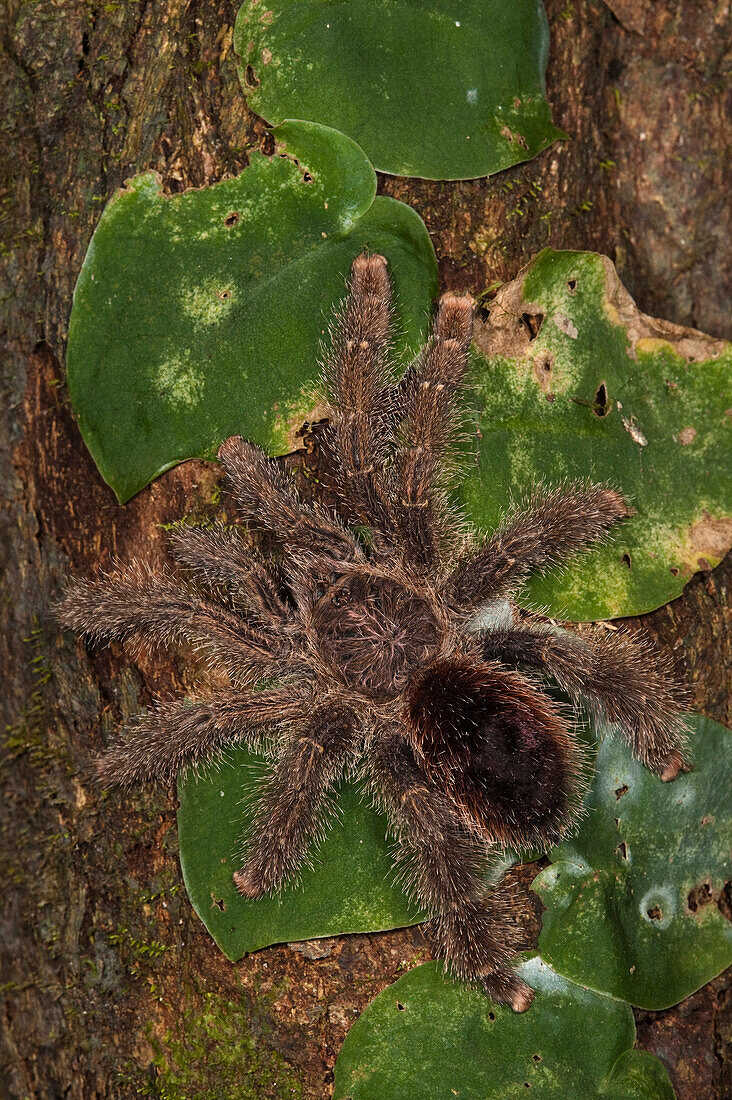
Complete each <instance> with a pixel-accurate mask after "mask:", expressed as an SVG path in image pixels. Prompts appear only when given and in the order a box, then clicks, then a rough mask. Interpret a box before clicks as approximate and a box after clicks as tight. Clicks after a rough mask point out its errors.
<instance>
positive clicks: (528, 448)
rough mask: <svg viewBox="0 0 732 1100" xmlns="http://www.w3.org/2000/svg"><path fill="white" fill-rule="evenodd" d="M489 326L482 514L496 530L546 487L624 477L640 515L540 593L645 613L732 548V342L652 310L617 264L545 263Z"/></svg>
mask: <svg viewBox="0 0 732 1100" xmlns="http://www.w3.org/2000/svg"><path fill="white" fill-rule="evenodd" d="M487 308H488V309H489V311H490V315H489V316H488V318H487V320H486V321H484V322H481V321H480V320H479V321H478V322H477V326H476V344H477V345H478V347H479V348H480V350H481V352H482V353H483V357H481V358H479V359H478V361H477V362H476V365H475V370H474V378H473V381H474V384H475V390H474V392H475V399H476V413H475V416H476V424H475V440H474V443H473V445H472V446H471V449H470V458H471V467H472V471H473V472H472V473H471V474H470V476H469V478H468V480H467V482H466V483H465V484H464V486H463V489H462V494H463V501H464V503H465V504H466V506H467V510H468V513H469V515H470V516H471V518H472V519H473V520H474V521H475V522H476V523H477V524H478V525H479V526H481V527H483V528H485V529H492V528H493V527H495V525H496V524H497V523H498V521H499V520H500V518H501V516H502V514H503V513H504V511H505V509H506V507H507V506H508V504H509V503H510V501H511V500H512V499H516V498H519V499H520V498H521V497H523V496H526V495H527V494H528V493H529V492H530V490H531V488H532V486H533V485H534V484H535V483H536V482H537V481H539V480H543V481H544V482H545V483H547V484H548V485H552V486H554V485H558V484H560V483H561V482H562V481H563V480H564V479H577V478H590V479H593V480H596V481H609V482H611V483H612V484H613V485H615V486H617V487H618V488H619V489H621V490H622V491H623V492H624V493H625V494H626V496H627V497H628V498H629V499H630V502H631V504H632V506H633V507H634V509H635V510H636V514H635V515H633V516H632V518H631V519H629V520H628V521H627V522H626V523H624V524H623V525H622V527H621V528H619V529H618V531H617V534H616V535H615V537H614V539H613V540H612V542H610V543H609V544H608V545H606V546H604V547H601V548H599V549H598V550H596V551H593V552H592V553H590V554H588V555H587V556H586V557H585V558H583V559H581V560H579V561H577V562H575V563H573V564H572V566H571V569H570V570H568V571H567V572H565V573H562V574H559V575H557V574H553V575H552V576H550V577H547V578H545V579H540V580H536V581H535V582H534V583H532V584H531V585H530V588H529V594H530V596H531V598H532V600H533V601H534V602H535V603H537V604H539V605H540V606H545V607H548V608H549V609H550V611H551V613H553V614H555V615H556V616H557V617H562V616H564V617H571V618H572V619H575V620H580V619H587V620H592V619H605V618H611V617H614V616H618V615H639V614H643V613H644V612H646V611H650V610H652V609H653V608H655V607H658V606H660V605H661V604H663V603H666V602H667V601H668V600H671V599H674V597H676V596H678V595H679V593H680V592H681V590H682V588H683V586H684V584H685V583H686V581H687V580H688V578H689V577H690V576H691V575H692V573H694V572H695V571H696V570H697V569H699V568H708V567H709V566H712V565H715V564H716V563H717V562H718V561H719V560H720V559H721V558H722V557H723V556H724V553H725V552H726V550H727V549H728V548H729V546H730V545H732V517H730V515H729V502H730V499H731V498H732V453H731V451H730V444H729V437H730V430H731V429H732V421H731V419H730V412H729V406H730V394H729V379H730V375H731V373H732V348H731V347H730V345H729V344H725V343H724V342H723V341H721V340H713V339H711V338H710V337H708V336H704V335H703V334H702V333H699V332H696V331H694V330H692V329H682V328H680V327H678V326H676V325H671V324H669V323H668V322H664V321H656V320H653V319H652V318H650V317H646V316H645V315H644V314H642V313H640V312H639V311H638V309H637V308H636V306H635V303H634V302H633V300H632V299H631V298H630V296H629V295H628V293H627V291H626V290H625V289H624V287H623V286H622V284H621V283H620V281H619V279H618V276H617V273H616V271H615V268H614V267H613V265H612V263H611V262H610V260H608V259H607V257H605V256H598V255H596V254H595V253H589V252H552V251H551V250H549V249H547V250H545V251H544V252H542V253H540V255H539V256H537V257H536V258H535V259H534V260H533V262H532V263H531V264H530V265H529V266H528V267H527V268H525V269H524V270H523V271H522V272H521V273H520V274H519V276H518V278H517V279H516V280H515V281H514V282H512V283H508V284H506V285H505V286H504V287H502V288H501V290H500V291H499V292H498V294H497V295H496V297H495V299H494V300H493V301H491V302H489V303H487Z"/></svg>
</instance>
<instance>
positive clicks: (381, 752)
mask: <svg viewBox="0 0 732 1100" xmlns="http://www.w3.org/2000/svg"><path fill="white" fill-rule="evenodd" d="M370 774H371V776H372V777H373V778H372V780H371V782H372V785H373V790H374V792H375V794H377V799H378V801H379V802H381V803H382V804H383V805H384V807H385V809H386V812H387V814H388V816H389V821H390V827H391V829H392V830H393V832H394V833H395V835H396V837H397V839H398V841H399V844H400V850H399V855H398V866H399V869H400V871H401V873H402V878H403V881H404V885H405V887H406V889H407V890H408V892H409V893H410V895H411V896H412V897H413V898H414V899H415V900H416V901H417V902H418V903H419V905H420V906H421V907H423V908H424V909H426V910H427V912H428V913H429V914H430V916H431V917H432V930H433V936H434V941H435V947H436V949H437V951H438V953H439V954H440V955H441V956H442V957H444V959H445V963H446V967H447V969H448V971H449V972H450V973H451V974H452V975H453V976H454V977H455V978H458V979H460V980H462V981H467V982H474V983H475V984H477V985H479V986H481V988H482V989H483V990H484V991H485V992H486V993H487V994H488V996H490V997H492V998H494V999H495V1000H496V1001H501V1002H503V1003H506V1004H509V1005H510V1006H511V1007H512V1008H513V1010H514V1011H515V1012H523V1011H525V1010H526V1009H527V1008H528V1007H529V1005H530V1004H531V1002H532V1000H533V997H534V994H533V990H532V989H530V987H529V986H528V985H526V983H525V982H524V981H522V980H521V978H519V977H518V976H517V974H516V973H515V972H514V971H513V970H512V969H511V966H510V962H511V958H512V957H513V955H514V954H515V949H516V936H515V932H514V930H513V927H512V922H511V920H510V918H509V915H508V911H507V909H506V907H505V905H504V903H503V901H502V898H501V895H500V893H499V892H498V891H497V890H495V889H492V888H490V887H486V884H485V881H484V877H483V874H484V872H485V869H486V865H487V852H486V849H487V845H486V842H485V841H483V840H482V839H480V838H478V837H476V836H475V835H473V834H471V833H469V832H468V831H467V830H466V829H465V828H464V827H463V826H462V824H461V822H460V820H459V818H458V817H457V815H456V813H455V811H454V809H453V808H452V807H451V805H450V804H449V802H448V801H447V800H446V799H445V798H444V797H443V796H441V795H440V794H439V793H438V792H436V791H435V790H433V789H431V788H430V787H429V786H428V784H427V781H426V777H425V776H424V774H423V773H422V772H421V770H420V768H419V767H418V765H417V763H416V761H415V759H414V756H413V754H412V752H411V749H410V748H409V746H408V745H407V744H406V743H405V741H404V740H403V739H402V738H401V737H399V736H398V735H396V734H394V735H393V736H387V737H386V738H384V739H383V740H379V741H378V742H376V743H375V744H374V749H373V758H372V760H371V764H370ZM377 792H378V793H377Z"/></svg>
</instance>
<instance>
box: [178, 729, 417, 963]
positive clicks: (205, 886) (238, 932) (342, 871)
mask: <svg viewBox="0 0 732 1100" xmlns="http://www.w3.org/2000/svg"><path fill="white" fill-rule="evenodd" d="M262 775H263V760H262V759H261V758H260V757H256V756H254V755H253V754H251V753H250V752H248V751H247V749H244V748H237V749H235V750H233V751H232V752H230V753H229V754H228V758H227V761H226V762H225V763H221V764H218V765H215V766H212V767H211V768H209V769H207V771H206V773H205V775H204V776H201V777H199V778H196V776H195V774H194V773H193V772H188V773H187V774H186V775H185V776H183V777H182V778H181V779H180V781H179V784H178V796H179V799H180V809H179V810H178V834H179V843H180V861H181V866H182V868H183V879H184V881H185V884H186V890H187V891H188V896H189V898H190V899H191V903H192V905H193V908H194V909H195V910H196V912H197V913H198V915H199V917H200V918H201V920H202V921H203V923H204V924H205V926H206V928H207V929H208V931H209V932H210V933H211V935H212V936H213V938H214V940H215V941H216V943H217V944H218V945H219V947H220V948H221V950H222V951H223V952H224V954H225V955H226V956H227V957H228V958H230V959H239V958H241V956H242V955H243V954H244V952H245V951H256V950H258V949H259V948H260V947H266V946H267V945H268V944H271V943H282V942H287V941H290V940H308V939H315V938H317V937H321V936H335V935H338V934H339V933H341V932H375V931H380V930H382V929H384V928H396V927H402V926H403V925H407V924H414V923H416V922H417V921H420V920H423V919H424V916H423V915H422V914H420V913H419V912H418V911H417V910H416V909H415V908H414V907H413V906H410V904H409V902H408V901H407V899H406V898H405V896H404V894H403V892H402V891H401V890H400V889H399V887H398V886H397V885H396V884H395V883H394V877H393V873H392V870H391V867H392V860H391V856H390V854H389V845H388V842H387V840H386V821H385V818H384V817H383V815H381V814H378V813H376V811H374V810H372V809H371V808H370V807H369V806H368V805H367V804H366V803H362V802H361V801H360V799H359V794H358V791H357V790H356V788H355V787H354V786H352V785H350V784H346V785H344V786H343V787H342V788H341V791H340V793H339V797H338V817H337V819H336V821H334V823H333V825H332V827H331V829H330V832H329V834H328V839H327V842H326V843H325V844H324V845H323V846H322V847H321V849H320V850H319V851H317V852H316V853H314V859H313V865H312V867H310V868H306V869H305V870H304V871H303V873H302V877H301V879H300V881H299V882H298V883H296V884H294V885H290V886H286V887H285V888H284V889H283V891H282V893H281V894H278V895H276V896H274V897H271V898H259V899H257V900H256V901H249V900H247V899H245V898H243V897H242V896H241V894H239V893H238V891H237V890H236V887H235V886H234V883H233V882H232V878H231V876H232V874H233V872H234V871H236V870H238V868H239V867H240V866H241V852H242V846H243V840H244V838H245V836H246V830H247V825H248V822H249V821H250V820H251V815H252V811H253V807H254V802H255V798H256V793H257V783H258V782H259V781H261V778H262Z"/></svg>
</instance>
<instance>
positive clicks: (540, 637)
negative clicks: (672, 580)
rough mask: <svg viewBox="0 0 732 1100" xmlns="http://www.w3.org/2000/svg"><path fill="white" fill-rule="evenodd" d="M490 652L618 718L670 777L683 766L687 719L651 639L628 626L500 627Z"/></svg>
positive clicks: (489, 638) (637, 749)
mask: <svg viewBox="0 0 732 1100" xmlns="http://www.w3.org/2000/svg"><path fill="white" fill-rule="evenodd" d="M482 643H483V655H484V657H486V659H490V660H494V659H497V660H500V661H502V662H504V663H505V664H509V665H514V666H516V665H517V666H520V667H523V668H528V669H534V670H536V671H538V672H541V673H544V674H545V675H548V676H551V677H553V678H554V679H555V680H556V681H557V683H558V684H559V685H560V687H562V688H564V690H565V691H566V692H567V693H568V694H569V695H570V696H571V697H572V698H573V699H574V700H575V701H577V702H580V701H584V702H586V703H588V704H589V705H590V706H591V707H593V709H594V710H595V711H597V713H598V717H600V718H606V719H607V720H609V721H610V722H616V723H617V724H618V725H619V727H620V730H621V732H622V735H623V737H624V738H625V740H626V741H627V742H628V744H629V745H630V747H631V749H632V751H633V754H634V755H635V756H637V757H638V759H639V760H642V761H643V763H644V764H646V765H647V766H648V767H649V768H652V769H653V771H655V772H656V773H657V774H658V775H659V776H660V778H661V779H663V780H664V782H668V781H669V780H671V779H675V777H676V776H677V775H678V773H679V771H680V769H681V768H682V767H683V763H684V756H683V731H684V723H683V719H682V717H681V713H680V703H679V700H678V698H677V695H678V692H676V691H674V688H673V686H672V685H673V678H672V676H671V672H670V669H669V668H668V665H667V662H666V661H665V660H664V659H663V656H662V654H660V653H658V652H657V651H656V650H654V649H653V647H652V646H651V645H650V644H648V643H646V642H645V641H642V640H641V641H639V640H637V639H635V638H633V637H631V636H630V635H629V634H627V633H623V632H622V631H619V630H617V631H613V632H612V633H610V632H607V633H602V632H601V631H599V630H594V631H590V630H589V629H588V628H585V630H583V632H582V634H581V635H579V636H578V635H574V634H571V633H569V632H566V633H563V634H556V633H554V632H552V631H550V630H549V629H545V630H538V629H523V630H522V629H518V630H501V631H496V632H491V633H488V634H486V635H485V636H484V637H483V639H482Z"/></svg>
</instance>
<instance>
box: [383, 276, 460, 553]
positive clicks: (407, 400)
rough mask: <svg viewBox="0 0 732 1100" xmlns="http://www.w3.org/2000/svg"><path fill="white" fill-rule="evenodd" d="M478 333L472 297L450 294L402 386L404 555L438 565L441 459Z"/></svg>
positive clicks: (399, 498)
mask: <svg viewBox="0 0 732 1100" xmlns="http://www.w3.org/2000/svg"><path fill="white" fill-rule="evenodd" d="M472 335H473V299H472V298H469V297H463V298H459V297H457V296H456V295H455V294H445V295H443V297H442V298H441V300H440V305H439V308H438V311H437V317H436V319H435V324H434V330H433V334H432V337H431V340H430V342H429V343H428V345H427V347H426V349H425V350H424V352H423V353H422V354H421V356H420V357H419V359H418V360H417V361H416V363H413V364H412V365H411V366H410V367H409V368H408V369H407V371H406V372H405V374H404V377H403V378H402V380H401V382H400V383H399V386H398V388H397V405H398V408H399V412H400V413H401V415H402V416H403V417H404V424H403V425H402V429H401V432H400V435H399V443H398V448H397V453H396V456H395V459H394V469H393V474H392V491H393V495H394V504H393V510H394V513H395V521H394V522H395V527H396V531H397V534H398V538H399V542H400V545H401V548H402V553H403V556H404V558H405V560H406V561H407V562H408V563H410V564H412V565H416V566H418V567H421V568H425V567H427V568H429V567H431V566H433V565H434V563H435V562H436V560H437V557H438V554H439V543H440V536H441V534H442V532H441V527H442V522H441V520H442V514H443V510H444V505H443V501H442V493H441V489H442V486H441V485H440V483H439V482H438V479H437V473H438V465H439V463H440V462H441V461H442V460H444V454H445V451H446V450H447V448H448V445H449V443H450V441H451V438H452V436H453V434H454V427H455V414H456V405H457V399H458V396H459V393H460V388H461V385H462V381H463V377H464V375H465V368H466V366H467V360H468V352H469V350H470V342H471V339H472Z"/></svg>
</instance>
